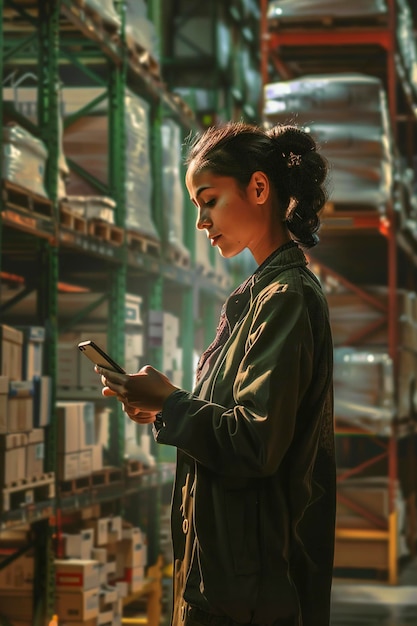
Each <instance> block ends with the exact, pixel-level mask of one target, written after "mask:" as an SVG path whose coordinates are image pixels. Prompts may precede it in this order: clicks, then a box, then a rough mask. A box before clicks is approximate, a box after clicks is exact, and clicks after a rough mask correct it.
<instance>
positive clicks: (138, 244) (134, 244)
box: [126, 230, 161, 257]
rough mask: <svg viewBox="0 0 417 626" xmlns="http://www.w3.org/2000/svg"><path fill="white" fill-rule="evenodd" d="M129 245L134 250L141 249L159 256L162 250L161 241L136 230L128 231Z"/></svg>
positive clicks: (145, 252)
mask: <svg viewBox="0 0 417 626" xmlns="http://www.w3.org/2000/svg"><path fill="white" fill-rule="evenodd" d="M126 240H127V245H128V246H129V248H132V250H139V251H140V252H143V253H144V254H150V255H151V256H155V257H159V255H160V251H161V243H160V242H159V241H157V240H156V239H152V238H150V237H147V236H146V235H143V234H142V233H140V232H138V231H135V230H128V231H126Z"/></svg>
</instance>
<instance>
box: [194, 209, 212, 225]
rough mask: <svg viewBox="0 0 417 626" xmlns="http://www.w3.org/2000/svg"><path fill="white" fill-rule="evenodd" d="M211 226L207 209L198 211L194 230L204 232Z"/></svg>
mask: <svg viewBox="0 0 417 626" xmlns="http://www.w3.org/2000/svg"><path fill="white" fill-rule="evenodd" d="M212 224H213V222H212V220H211V218H210V217H209V214H208V211H207V209H204V208H202V209H199V210H198V216H197V221H196V228H197V229H198V230H204V229H205V228H210V226H212Z"/></svg>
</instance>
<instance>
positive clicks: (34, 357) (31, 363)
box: [19, 326, 45, 380]
mask: <svg viewBox="0 0 417 626" xmlns="http://www.w3.org/2000/svg"><path fill="white" fill-rule="evenodd" d="M19 330H20V331H22V333H23V350H22V378H24V379H27V380H29V379H30V378H33V377H34V376H42V374H43V346H44V342H45V328H44V327H43V326H19Z"/></svg>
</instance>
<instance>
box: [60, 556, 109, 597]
mask: <svg viewBox="0 0 417 626" xmlns="http://www.w3.org/2000/svg"><path fill="white" fill-rule="evenodd" d="M54 563H55V583H56V588H57V589H59V590H66V591H69V590H72V591H88V590H89V589H97V588H98V586H99V563H98V561H94V560H93V559H55V561H54Z"/></svg>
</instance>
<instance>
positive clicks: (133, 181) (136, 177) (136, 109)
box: [125, 90, 159, 239]
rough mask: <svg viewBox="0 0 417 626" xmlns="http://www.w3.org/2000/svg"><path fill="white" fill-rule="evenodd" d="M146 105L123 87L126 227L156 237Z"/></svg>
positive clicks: (157, 237)
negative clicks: (124, 91)
mask: <svg viewBox="0 0 417 626" xmlns="http://www.w3.org/2000/svg"><path fill="white" fill-rule="evenodd" d="M148 114H149V105H148V104H147V102H145V100H143V99H142V98H140V97H139V96H136V95H135V94H133V93H132V92H130V91H128V90H126V94H125V130H126V151H125V158H126V186H125V190H126V228H129V229H131V230H135V231H137V232H140V233H142V234H144V235H147V236H150V237H152V238H154V239H159V235H158V232H157V230H156V228H155V225H154V223H153V221H152V201H151V196H152V172H151V161H150V146H149V117H148Z"/></svg>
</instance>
